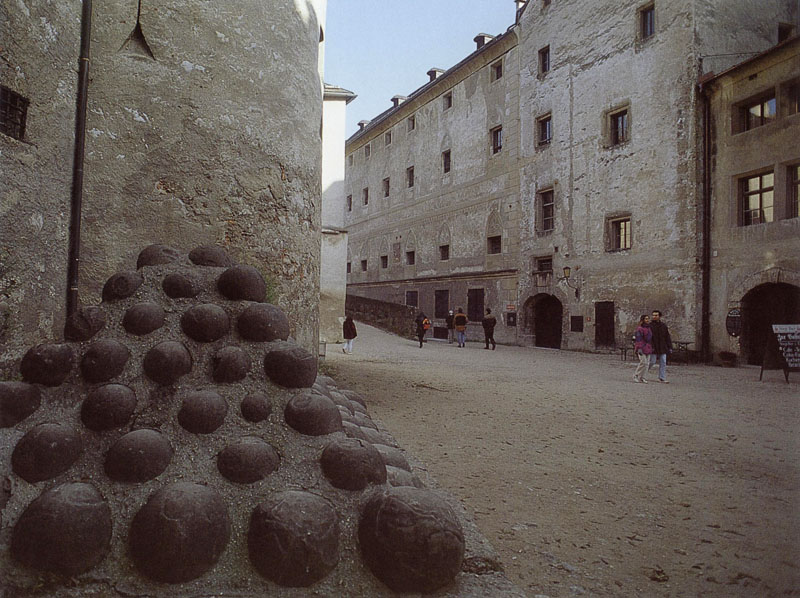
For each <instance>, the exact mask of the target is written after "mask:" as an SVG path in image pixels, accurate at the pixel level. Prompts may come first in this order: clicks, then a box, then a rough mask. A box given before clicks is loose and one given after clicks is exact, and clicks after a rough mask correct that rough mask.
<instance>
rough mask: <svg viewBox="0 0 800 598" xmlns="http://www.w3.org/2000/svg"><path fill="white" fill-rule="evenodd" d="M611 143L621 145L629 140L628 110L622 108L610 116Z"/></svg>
mask: <svg viewBox="0 0 800 598" xmlns="http://www.w3.org/2000/svg"><path fill="white" fill-rule="evenodd" d="M609 118H610V132H611V137H610V142H611V145H619V144H621V143H625V142H626V141H627V140H628V111H627V110H620V111H619V112H614V113H613V114H611V115H610V116H609Z"/></svg>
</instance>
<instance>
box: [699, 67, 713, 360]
mask: <svg viewBox="0 0 800 598" xmlns="http://www.w3.org/2000/svg"><path fill="white" fill-rule="evenodd" d="M700 97H701V98H702V100H703V224H702V235H703V237H702V258H701V262H700V272H701V293H702V308H701V309H702V312H703V313H702V319H701V323H700V343H701V353H702V357H703V360H704V361H706V362H708V361H710V360H711V313H710V310H711V296H710V292H711V101H710V99H709V97H708V94H707V92H706V89H705V87H704V86H703V84H702V83H701V84H700Z"/></svg>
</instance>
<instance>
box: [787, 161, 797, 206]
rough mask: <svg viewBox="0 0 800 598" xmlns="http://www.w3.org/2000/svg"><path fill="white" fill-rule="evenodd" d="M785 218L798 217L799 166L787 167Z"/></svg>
mask: <svg viewBox="0 0 800 598" xmlns="http://www.w3.org/2000/svg"><path fill="white" fill-rule="evenodd" d="M787 200H788V201H787V204H788V205H787V208H786V217H787V218H797V217H800V164H795V165H794V166H790V167H789V196H788V198H787Z"/></svg>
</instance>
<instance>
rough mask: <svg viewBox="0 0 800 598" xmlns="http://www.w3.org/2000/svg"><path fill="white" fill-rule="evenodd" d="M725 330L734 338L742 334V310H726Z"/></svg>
mask: <svg viewBox="0 0 800 598" xmlns="http://www.w3.org/2000/svg"><path fill="white" fill-rule="evenodd" d="M725 330H727V331H728V334H729V335H731V336H732V337H734V338H735V337H738V336H739V335H740V334H742V310H740V309H731V310H729V311H728V316H727V317H726V318H725Z"/></svg>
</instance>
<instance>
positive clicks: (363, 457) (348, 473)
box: [320, 438, 386, 490]
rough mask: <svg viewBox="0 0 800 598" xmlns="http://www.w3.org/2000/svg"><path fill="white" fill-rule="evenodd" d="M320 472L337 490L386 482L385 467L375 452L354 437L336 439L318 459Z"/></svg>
mask: <svg viewBox="0 0 800 598" xmlns="http://www.w3.org/2000/svg"><path fill="white" fill-rule="evenodd" d="M320 465H322V472H323V473H324V474H325V477H326V478H328V480H330V482H331V484H333V485H334V486H335V487H337V488H341V489H342V490H363V489H364V488H366V487H367V486H368V485H369V484H383V483H385V482H386V466H385V465H384V464H383V459H382V458H381V454H380V453H379V452H378V450H377V449H376V448H375V447H374V446H372V445H371V444H370V443H368V442H365V441H363V440H360V439H358V438H336V439H335V440H332V441H331V442H329V443H328V445H327V446H326V447H325V448H324V449H323V451H322V457H321V458H320Z"/></svg>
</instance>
